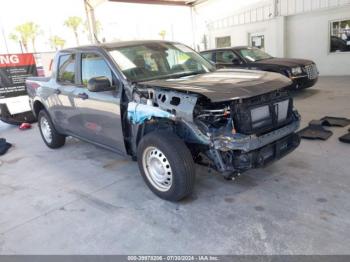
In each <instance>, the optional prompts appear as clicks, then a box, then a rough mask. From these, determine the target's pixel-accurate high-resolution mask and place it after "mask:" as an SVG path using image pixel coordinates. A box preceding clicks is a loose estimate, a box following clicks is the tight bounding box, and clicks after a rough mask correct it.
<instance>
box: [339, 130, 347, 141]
mask: <svg viewBox="0 0 350 262" xmlns="http://www.w3.org/2000/svg"><path fill="white" fill-rule="evenodd" d="M348 131H349V133H347V134H345V135H343V136H341V137H339V141H340V142H343V143H347V144H350V129H349V130H348Z"/></svg>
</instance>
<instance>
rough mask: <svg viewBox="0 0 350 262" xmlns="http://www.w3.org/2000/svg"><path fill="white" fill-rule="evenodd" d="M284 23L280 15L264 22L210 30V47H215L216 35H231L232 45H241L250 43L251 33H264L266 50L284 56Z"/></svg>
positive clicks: (274, 54)
mask: <svg viewBox="0 0 350 262" xmlns="http://www.w3.org/2000/svg"><path fill="white" fill-rule="evenodd" d="M283 23H284V18H283V17H280V18H278V19H271V20H268V21H264V22H258V23H253V24H245V25H238V26H235V27H231V28H224V29H218V30H213V31H210V33H209V48H215V38H216V37H221V36H231V45H232V46H239V45H248V44H249V34H253V33H262V34H264V36H265V51H266V52H268V53H269V54H271V55H273V56H284V47H283V45H284V35H283ZM281 28H282V29H281Z"/></svg>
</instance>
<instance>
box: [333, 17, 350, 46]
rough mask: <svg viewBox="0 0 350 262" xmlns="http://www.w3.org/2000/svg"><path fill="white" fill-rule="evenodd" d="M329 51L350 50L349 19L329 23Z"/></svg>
mask: <svg viewBox="0 0 350 262" xmlns="http://www.w3.org/2000/svg"><path fill="white" fill-rule="evenodd" d="M330 30H331V32H330V50H329V51H330V52H331V53H333V52H350V19H347V20H338V21H332V22H331V24H330Z"/></svg>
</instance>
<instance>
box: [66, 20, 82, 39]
mask: <svg viewBox="0 0 350 262" xmlns="http://www.w3.org/2000/svg"><path fill="white" fill-rule="evenodd" d="M82 22H83V20H82V19H81V18H80V17H78V16H71V17H68V18H67V20H66V21H64V25H65V26H67V27H68V28H70V29H72V30H73V33H74V36H75V40H76V42H77V45H79V35H78V29H79V27H80V26H81V24H82Z"/></svg>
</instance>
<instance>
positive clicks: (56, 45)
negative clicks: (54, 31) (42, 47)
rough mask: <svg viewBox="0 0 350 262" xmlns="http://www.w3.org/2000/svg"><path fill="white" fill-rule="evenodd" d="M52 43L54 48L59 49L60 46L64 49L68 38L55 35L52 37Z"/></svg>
mask: <svg viewBox="0 0 350 262" xmlns="http://www.w3.org/2000/svg"><path fill="white" fill-rule="evenodd" d="M50 44H51V47H52V48H55V50H56V51H57V50H58V49H59V48H60V49H62V48H63V47H64V45H65V44H66V40H64V39H62V38H61V37H59V36H57V35H54V36H52V37H51V38H50Z"/></svg>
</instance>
